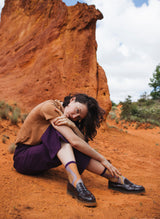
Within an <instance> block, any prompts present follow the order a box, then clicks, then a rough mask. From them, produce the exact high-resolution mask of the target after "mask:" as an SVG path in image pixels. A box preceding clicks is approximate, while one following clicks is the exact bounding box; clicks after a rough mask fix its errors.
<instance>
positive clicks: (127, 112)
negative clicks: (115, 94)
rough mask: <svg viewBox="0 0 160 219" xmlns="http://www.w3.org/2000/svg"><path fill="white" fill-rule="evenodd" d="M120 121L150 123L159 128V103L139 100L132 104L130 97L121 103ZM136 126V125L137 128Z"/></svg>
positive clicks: (157, 101)
mask: <svg viewBox="0 0 160 219" xmlns="http://www.w3.org/2000/svg"><path fill="white" fill-rule="evenodd" d="M121 104H122V108H121V114H120V119H121V120H125V121H128V122H139V123H140V124H142V123H150V124H152V125H156V126H160V101H159V100H149V99H140V100H139V101H138V102H134V103H132V101H131V97H130V96H128V98H127V99H126V100H125V101H124V102H121ZM137 126H139V124H138V125H136V128H137Z"/></svg>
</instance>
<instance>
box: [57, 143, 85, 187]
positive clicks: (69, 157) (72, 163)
mask: <svg viewBox="0 0 160 219" xmlns="http://www.w3.org/2000/svg"><path fill="white" fill-rule="evenodd" d="M57 157H58V158H59V160H60V161H61V162H62V164H63V165H64V166H65V168H66V172H67V175H68V179H69V182H70V183H71V184H72V185H73V186H74V187H76V185H77V183H79V182H82V179H81V176H80V174H79V172H78V169H77V165H76V160H75V157H74V153H73V150H72V147H71V145H70V144H69V143H66V142H62V143H61V149H60V150H59V151H58V153H57Z"/></svg>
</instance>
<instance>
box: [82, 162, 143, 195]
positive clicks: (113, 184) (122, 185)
mask: <svg viewBox="0 0 160 219" xmlns="http://www.w3.org/2000/svg"><path fill="white" fill-rule="evenodd" d="M86 169H87V170H89V171H90V172H92V173H95V174H97V175H101V176H102V177H105V178H107V179H108V180H109V184H108V187H109V189H113V190H116V191H120V192H123V193H143V192H145V188H144V187H143V186H139V185H136V184H134V183H132V182H130V181H129V180H128V179H127V178H125V177H124V176H119V177H116V176H115V177H113V176H112V175H111V174H110V173H109V171H108V170H107V169H106V168H105V167H104V166H103V165H102V164H101V163H100V162H99V161H96V160H94V159H91V160H90V162H89V164H88V166H87V168H86Z"/></svg>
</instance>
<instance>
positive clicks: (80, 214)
mask: <svg viewBox="0 0 160 219" xmlns="http://www.w3.org/2000/svg"><path fill="white" fill-rule="evenodd" d="M111 124H112V125H113V122H110V125H111ZM114 125H115V124H114ZM120 128H121V127H118V128H106V129H105V128H101V129H100V130H99V132H98V135H97V137H96V138H95V140H94V142H93V143H91V145H92V146H93V147H94V148H95V149H96V150H98V151H99V152H101V153H103V154H104V155H105V156H106V157H107V158H108V159H110V160H111V161H112V163H113V164H114V165H115V166H116V167H117V168H119V169H121V171H122V173H123V175H124V176H126V177H127V178H128V179H130V180H131V181H133V182H135V183H137V184H142V185H144V186H145V188H146V193H145V194H144V195H135V194H132V195H131V194H130V195H128V194H122V193H119V192H115V191H111V190H109V189H108V188H107V181H106V179H104V178H102V177H98V176H96V175H94V174H92V173H88V172H87V171H85V172H84V174H83V180H84V182H85V184H86V186H87V187H88V188H89V189H90V190H91V191H92V192H93V194H94V195H95V196H96V199H97V203H98V206H97V207H96V208H87V207H84V206H83V205H82V204H80V203H78V202H77V201H76V200H75V199H73V198H72V197H70V196H69V195H67V194H66V184H67V176H66V174H65V172H64V168H63V167H62V166H61V167H58V168H57V169H52V170H49V171H48V172H46V173H45V174H42V175H40V176H27V175H21V174H19V173H17V172H16V171H15V170H14V168H13V161H12V157H13V155H12V154H10V153H9V152H8V145H10V143H12V142H13V141H14V139H15V136H16V133H17V131H18V129H19V127H17V126H10V124H9V122H6V121H0V141H1V142H0V188H1V192H0V219H8V218H9V219H10V218H18V219H20V218H22V219H44V218H45V219H52V218H67V219H69V218H70V219H72V218H74V219H75V218H77V219H79V218H84V219H85V218H99V219H103V218H108V219H110V218H111V219H112V218H113V219H117V218H118V219H119V218H123V219H125V218H129V219H136V218H150V219H151V218H157V219H158V218H160V190H159V187H160V175H159V174H160V171H159V168H160V159H159V158H160V128H156V129H148V130H144V129H137V130H135V129H134V128H133V127H132V128H128V129H127V131H126V130H124V131H122V130H120ZM3 135H6V136H9V139H7V138H6V143H5V144H4V143H2V140H3V139H4V136H3Z"/></svg>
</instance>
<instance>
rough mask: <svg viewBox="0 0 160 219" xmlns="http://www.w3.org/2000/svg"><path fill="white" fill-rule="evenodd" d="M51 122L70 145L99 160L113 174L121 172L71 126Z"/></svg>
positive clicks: (116, 174)
mask: <svg viewBox="0 0 160 219" xmlns="http://www.w3.org/2000/svg"><path fill="white" fill-rule="evenodd" d="M51 124H52V125H53V127H54V128H55V129H56V130H57V131H59V132H60V133H61V134H62V135H63V136H64V137H65V138H66V139H67V140H68V142H69V143H70V144H71V145H72V147H74V148H75V149H77V150H79V151H80V152H82V153H84V154H86V155H88V156H90V157H91V158H93V159H95V160H97V161H99V162H101V163H102V165H103V166H104V167H106V168H107V169H108V170H109V171H110V173H111V174H112V175H113V176H114V175H115V176H118V174H119V175H120V174H121V173H120V172H119V171H118V170H117V169H116V168H115V167H114V166H113V165H112V164H111V163H110V162H109V161H107V160H106V159H105V157H104V156H102V155H101V154H100V153H98V152H97V151H96V150H94V149H93V148H92V147H90V146H89V144H87V142H85V141H84V140H83V139H81V138H80V137H79V136H77V135H76V134H75V133H74V132H73V131H72V129H71V128H69V127H68V126H65V125H61V126H56V125H54V122H53V120H52V121H51Z"/></svg>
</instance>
